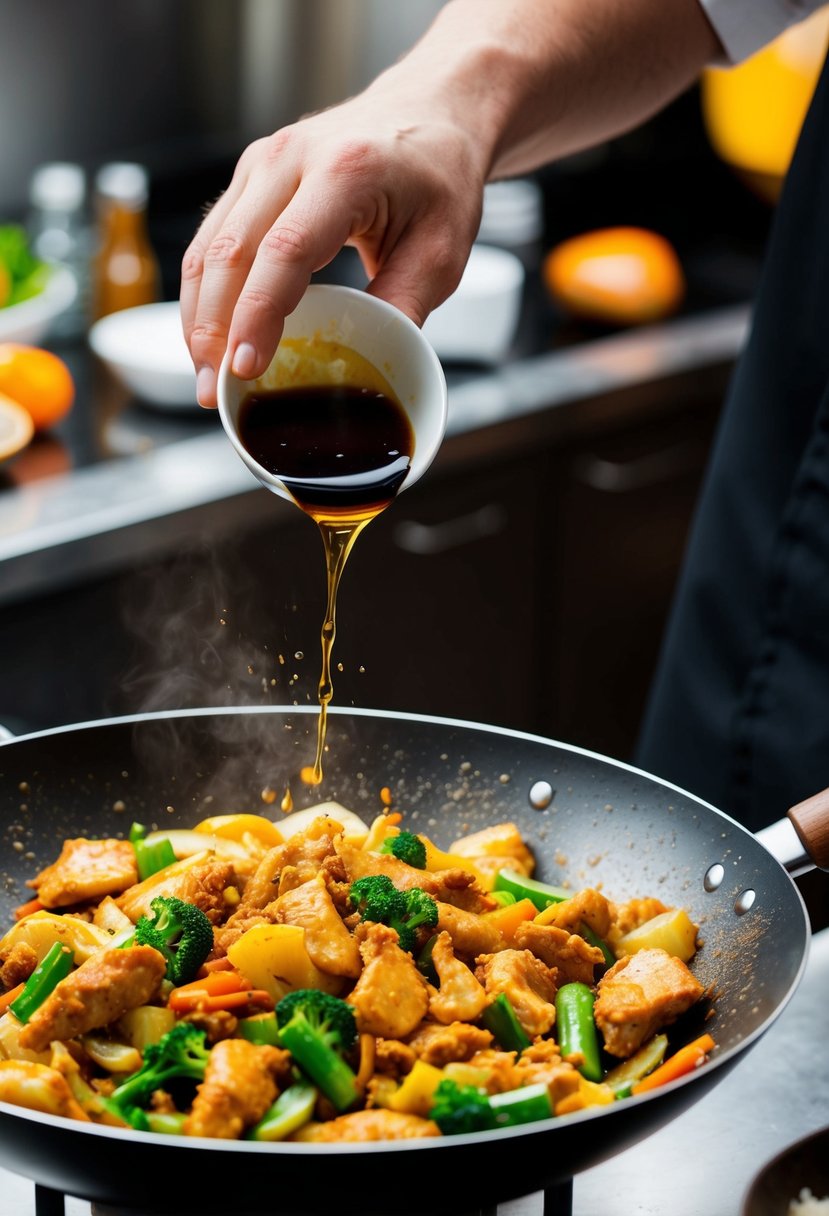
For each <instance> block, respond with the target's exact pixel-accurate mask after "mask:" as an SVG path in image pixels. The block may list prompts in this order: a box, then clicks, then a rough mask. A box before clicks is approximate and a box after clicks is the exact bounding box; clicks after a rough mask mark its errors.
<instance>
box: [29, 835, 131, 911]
mask: <svg viewBox="0 0 829 1216" xmlns="http://www.w3.org/2000/svg"><path fill="white" fill-rule="evenodd" d="M136 882H138V869H137V867H136V864H135V849H134V848H133V847H132V845H131V844H130V842H129V841H128V840H87V839H85V837H83V836H80V837H78V838H77V839H75V840H64V842H63V848H62V849H61V853H60V857H58V859H57V860H56V861H53V862H52V864H51V865H49V866H46V868H45V869H43V870H41V871H40V873H39V874H36V875H35V877H34V878H30V879H29V881H28V882H27V883H26V886H27V887H33V888H34V890H35V891H37V897H38V899H39V900H40V902H41V903H42V904H43V906H44V908H65V907H68V906H69V905H71V904H79V903H86V902H88V901H91V900H95V899H101V898H103V896H104V895H120V894H121V892H122V891H126V889H127V887H131V886H132V885H133V883H136Z"/></svg>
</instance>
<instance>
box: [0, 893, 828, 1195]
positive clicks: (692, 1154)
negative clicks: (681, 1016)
mask: <svg viewBox="0 0 829 1216" xmlns="http://www.w3.org/2000/svg"><path fill="white" fill-rule="evenodd" d="M827 881H829V880H827ZM827 993H829V929H824V930H821V932H819V933H816V934H815V935H814V936H813V938H812V942H811V949H810V954H809V959H808V963H807V967H806V971H805V974H804V977H803V980H802V981H801V984H800V986H799V988H798V989H797V991H796V992H795V994H794V997H793V998H792V1000H791V1001H790V1003H789V1005H788V1006H787V1007H786V1009H784V1010H783V1012H782V1013H781V1014H780V1016H779V1018H778V1019H777V1021H776V1022H775V1023H774V1025H773V1026H772V1027H771V1028H770V1029H769V1030H768V1031H767V1033H766V1034H765V1035H764V1036H763V1038H762V1039H761V1040H760V1041H759V1042H758V1043H757V1044H755V1046H754V1047H753V1048H752V1049H751V1050H750V1051H749V1053H748V1054H747V1055H746V1057H745V1058H744V1059H743V1060H742V1061H741V1062H740V1063H739V1064H737V1065H736V1067H735V1068H734V1069H732V1070H731V1072H729V1073H728V1075H727V1076H726V1077H725V1078H724V1079H723V1080H722V1081H721V1082H720V1083H719V1084H718V1085H717V1086H715V1088H714V1089H713V1090H712V1091H711V1092H710V1093H709V1094H707V1095H706V1096H705V1097H704V1098H702V1099H701V1100H700V1101H699V1102H697V1103H696V1105H694V1106H692V1107H691V1108H690V1109H689V1110H687V1111H685V1112H684V1113H683V1114H682V1115H680V1116H679V1117H678V1118H677V1119H675V1120H674V1121H673V1122H672V1123H669V1124H667V1125H666V1126H665V1127H664V1128H662V1129H661V1130H660V1131H658V1132H655V1133H654V1134H653V1135H651V1136H649V1137H648V1138H647V1139H646V1140H643V1141H642V1142H641V1143H640V1144H638V1145H636V1146H635V1147H634V1148H631V1149H628V1150H627V1151H626V1152H623V1153H620V1154H619V1155H618V1156H616V1157H613V1158H611V1159H610V1160H609V1161H607V1162H605V1163H604V1164H603V1165H600V1166H596V1167H594V1168H593V1169H591V1170H588V1171H586V1172H585V1173H583V1174H580V1175H579V1176H578V1177H577V1178H576V1179H575V1182H574V1185H573V1210H572V1216H740V1208H741V1203H742V1199H743V1196H744V1195H745V1193H746V1191H747V1189H748V1186H749V1184H750V1182H751V1181H752V1179H753V1178H754V1175H755V1174H756V1173H757V1172H758V1170H759V1169H760V1168H761V1167H762V1166H763V1164H764V1163H765V1162H767V1161H768V1160H770V1159H771V1158H772V1157H773V1156H775V1155H776V1154H777V1153H778V1152H779V1151H780V1149H781V1148H782V1147H784V1146H785V1145H787V1144H790V1143H793V1142H794V1141H795V1140H798V1139H799V1138H800V1137H801V1136H805V1135H807V1134H808V1133H810V1132H812V1131H815V1130H817V1129H818V1128H821V1127H823V1126H825V1125H826V1123H827V1120H829V1113H828V1112H829V1053H827V1052H826V1049H825V1027H826V997H827ZM793 1078H797V1083H793ZM499 1212H500V1216H542V1213H543V1216H555V1213H554V1212H550V1211H547V1212H543V1204H542V1196H540V1195H530V1196H527V1197H526V1198H525V1199H521V1200H516V1201H515V1202H513V1203H509V1204H502V1205H501V1208H500V1209H499ZM48 1213H49V1216H57V1212H56V1211H55V1210H53V1209H48ZM0 1216H36V1209H35V1198H34V1188H33V1186H32V1184H31V1182H29V1181H28V1180H27V1179H24V1178H19V1177H18V1176H16V1175H14V1174H10V1173H8V1172H7V1171H4V1170H0ZM37 1216H41V1214H40V1213H37ZM43 1216H45V1213H44V1214H43ZM66 1216H114V1213H113V1212H112V1210H111V1209H104V1208H101V1207H100V1206H98V1207H96V1208H95V1209H91V1208H90V1206H89V1204H87V1203H84V1202H81V1201H80V1200H77V1199H73V1198H70V1199H68V1200H67V1202H66ZM131 1216H139V1214H138V1213H135V1212H133V1213H132V1214H131Z"/></svg>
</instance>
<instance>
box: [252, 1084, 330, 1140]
mask: <svg viewBox="0 0 829 1216" xmlns="http://www.w3.org/2000/svg"><path fill="white" fill-rule="evenodd" d="M316 1101H317V1090H316V1088H315V1087H314V1086H313V1085H307V1084H306V1083H305V1082H304V1081H297V1082H296V1083H295V1084H294V1085H289V1086H288V1088H287V1089H285V1090H283V1091H282V1093H281V1094H280V1095H279V1097H278V1098H277V1099H276V1101H275V1102H274V1104H273V1106H272V1107H271V1108H270V1110H269V1111H268V1112H267V1113H266V1114H265V1115H263V1117H262V1118H261V1119H260V1120H259V1122H258V1123H257V1124H255V1125H254V1126H253V1127H252V1128H251V1129H250V1131H249V1132H248V1133H247V1139H248V1140H265V1141H274V1140H284V1139H285V1137H286V1136H290V1135H291V1133H292V1132H295V1131H296V1130H297V1128H300V1127H303V1126H304V1125H305V1124H306V1123H308V1122H309V1121H310V1120H311V1118H312V1116H313V1114H314V1107H315V1105H316Z"/></svg>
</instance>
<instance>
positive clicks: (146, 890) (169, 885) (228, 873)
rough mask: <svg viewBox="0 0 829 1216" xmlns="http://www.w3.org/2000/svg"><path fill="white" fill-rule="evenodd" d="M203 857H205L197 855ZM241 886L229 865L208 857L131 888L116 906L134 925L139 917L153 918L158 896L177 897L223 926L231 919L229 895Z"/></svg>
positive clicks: (187, 861) (179, 865) (185, 862)
mask: <svg viewBox="0 0 829 1216" xmlns="http://www.w3.org/2000/svg"><path fill="white" fill-rule="evenodd" d="M196 856H197V857H199V858H200V857H201V856H202V855H201V854H196ZM237 883H238V878H237V876H236V874H235V872H234V869H233V866H232V865H231V863H230V862H229V861H220V860H219V859H218V858H212V859H211V858H210V855H209V854H206V855H205V858H204V860H200V861H196V862H193V859H192V858H186V859H184V860H183V861H177V862H175V864H174V865H171V866H168V867H167V868H166V869H165V870H159V871H158V873H156V874H151V875H150V877H149V878H145V879H144V881H143V882H139V883H136V885H135V886H134V887H130V888H129V890H127V891H125V892H124V894H123V895H121V896H120V897H119V898H118V899H117V900H116V901H115V902H116V903H117V904H118V907H119V908H120V909H121V911H122V912H125V913H126V914H127V916H128V917H129V918H130V920H131V921H132V922H133V924H134V923H135V922H136V921H137V920H138V918H139V916H152V909H151V907H150V904H151V903H152V901H153V900H154V899H155V897H156V896H157V895H173V896H175V897H176V898H177V899H182V900H184V902H185V903H186V904H195V905H196V907H197V908H201V910H202V912H204V913H205V915H206V916H207V917H208V919H209V920H210V921H211V922H212V923H213V924H214V925H218V924H220V923H221V922H222V921H223V920H224V918H225V917H226V916H227V902H226V900H225V894H224V893H225V891H226V890H227V889H228V888H229V887H233V886H235V885H236V884H237Z"/></svg>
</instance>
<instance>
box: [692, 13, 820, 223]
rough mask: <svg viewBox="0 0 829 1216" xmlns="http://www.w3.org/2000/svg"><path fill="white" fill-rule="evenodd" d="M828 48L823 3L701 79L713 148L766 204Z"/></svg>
mask: <svg viewBox="0 0 829 1216" xmlns="http://www.w3.org/2000/svg"><path fill="white" fill-rule="evenodd" d="M827 45H829V6H825V7H824V8H821V9H819V10H818V11H817V12H816V13H813V14H812V16H811V17H809V18H808V19H807V20H806V21H803V22H801V23H800V24H798V25H795V26H792V27H791V28H790V29H788V30H786V32H785V33H784V34H781V35H780V37H779V38H776V39H775V40H774V42H771V43H769V45H768V46H766V47H764V48H763V49H762V50H761V51H758V52H757V54H756V55H752V56H751V58H750V59H746V60H745V61H744V62H743V63H739V64H737V65H736V66H735V67H731V68H708V69H706V71H705V72H704V73H703V75H702V78H701V80H700V100H701V105H702V116H703V121H704V124H705V128H706V131H707V134H708V138H709V139H710V141H711V145H712V147H713V149H714V151H715V152H716V153H717V155H718V156H720V157H721V158H722V159H723V160H724V161H726V162H727V163H728V164H730V165H732V166H733V167H734V168H735V169H736V170H737V171H738V172H740V174H741V175H742V176H743V177H744V178H745V179H746V180H747V181H748V183H749V184H750V185H751V186H752V187H753V188H754V189H756V190H758V192H760V193H761V194H762V195H763V196H764V197H766V198H767V199H769V201H774V200H775V199H776V198H777V195H778V194H779V192H780V187H781V185H782V183H783V180H784V178H785V176H786V173H787V171H788V168H789V164H790V163H791V159H792V155H793V153H794V149H795V145H796V143H797V138H798V136H799V134H800V128H801V126H802V125H803V120H804V118H805V117H806V111H807V110H808V108H809V103H810V101H811V100H812V94H813V93H814V91H815V86H816V84H817V81H818V76H819V75H820V70H821V67H822V65H823V60H824V57H825V55H826V49H827Z"/></svg>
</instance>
